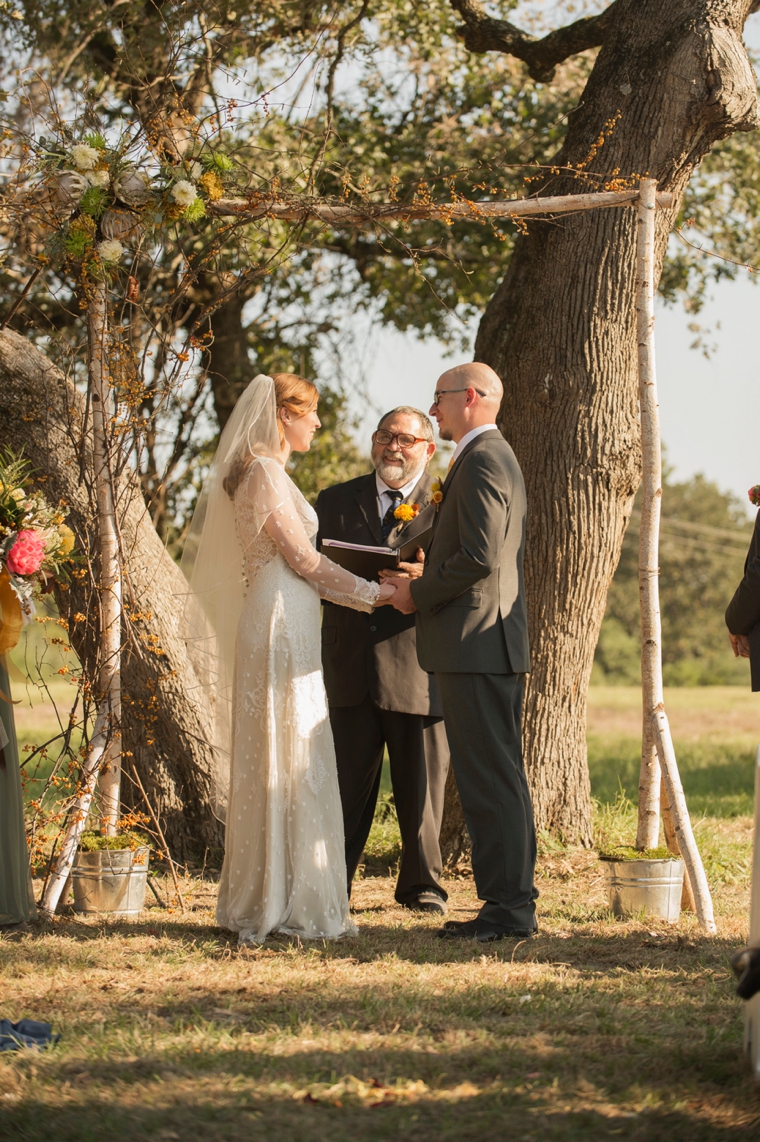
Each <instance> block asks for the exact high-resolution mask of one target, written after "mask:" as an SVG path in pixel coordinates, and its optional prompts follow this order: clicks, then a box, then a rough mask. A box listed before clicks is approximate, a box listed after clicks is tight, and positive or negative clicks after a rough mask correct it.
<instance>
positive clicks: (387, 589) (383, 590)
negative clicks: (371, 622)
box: [375, 583, 396, 607]
mask: <svg viewBox="0 0 760 1142" xmlns="http://www.w3.org/2000/svg"><path fill="white" fill-rule="evenodd" d="M395 594H396V586H395V584H393V585H391V584H390V583H381V584H380V595H379V597H378V600H377V602H376V603H375V606H376V607H382V606H384V605H385V604H386V603H390V601H391V599H392V598H393V596H394V595H395Z"/></svg>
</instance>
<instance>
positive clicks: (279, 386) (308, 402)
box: [271, 373, 319, 447]
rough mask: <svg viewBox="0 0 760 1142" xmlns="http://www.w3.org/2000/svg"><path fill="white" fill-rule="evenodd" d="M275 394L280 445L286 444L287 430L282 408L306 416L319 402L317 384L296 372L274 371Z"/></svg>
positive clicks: (296, 415)
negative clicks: (282, 417) (283, 424)
mask: <svg viewBox="0 0 760 1142" xmlns="http://www.w3.org/2000/svg"><path fill="white" fill-rule="evenodd" d="M271 376H272V380H273V381H274V396H275V400H276V401H277V428H278V429H279V432H280V446H281V447H284V446H285V431H284V429H283V427H282V420H281V419H280V409H281V408H286V409H287V410H288V412H292V414H293V416H295V417H298V416H305V415H306V413H307V412H313V411H314V409H315V408H316V407H317V403H318V402H319V391H318V389H317V386H316V385H313V384H312V383H311V381H307V380H306V378H305V377H299V376H298V375H297V374H296V373H272V374H271Z"/></svg>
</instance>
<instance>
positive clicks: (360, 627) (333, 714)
mask: <svg viewBox="0 0 760 1142" xmlns="http://www.w3.org/2000/svg"><path fill="white" fill-rule="evenodd" d="M434 452H435V443H434V442H433V428H432V425H431V423H430V421H429V420H428V418H427V417H426V416H425V414H424V413H422V412H420V411H419V409H416V408H411V407H409V406H406V405H402V406H400V407H399V408H395V409H393V410H392V411H391V412H388V413H386V414H385V416H383V417H382V419H381V420H380V422H379V424H378V426H377V429H376V431H375V432H374V433H373V434H372V463H373V465H374V471H373V472H370V473H369V474H368V475H366V476H359V477H357V478H356V479H354V480H348V481H346V482H345V483H342V484H336V485H334V486H333V487H332V488H326V489H325V490H324V491H322V492H320V494H319V497H318V498H317V503H316V510H317V515H318V516H319V537H318V543H319V542H321V540H322V539H335V540H342V541H344V542H349V543H360V544H367V545H372V546H388V547H393V548H396V547H402V546H403V547H408V544H409V541H410V540H412V539H414V538H415V537H416V536H420V537H421V538H422V537H423V536H424V534H425V533H426V532H428V531H429V528H430V527H431V524H432V521H433V516H434V514H435V504H434V503H433V502H432V499H431V496H432V485H433V481H432V479H431V477H430V476H429V475H428V472H427V466H428V464H429V462H430V460H431V458H432V456H433V454H434ZM423 559H424V552H423V551H422V549H418V551H417V558H416V559H415V561H414V562H411V563H401V564H400V565H399V569H400V572H401V573H402V574H404V575H407V576H409V577H410V578H416V577H418V576H419V575H421V574H422V566H423V563H422V560H423ZM324 608H325V609H324V616H323V622H322V664H323V667H324V674H325V687H326V689H327V699H328V703H329V707H330V722H331V725H332V731H333V737H334V739H335V753H336V758H337V764H338V782H339V785H340V795H341V801H342V804H343V821H344V826H345V834H346V865H347V870H348V883H349V891H350V887H351V881H352V880H353V877H354V874H355V872H356V869H357V868H358V866H359V862H360V860H361V857H362V853H363V852H364V846H365V844H366V841H367V837H368V836H369V831H370V828H371V826H372V819H373V817H374V814H375V806H376V804H377V797H378V792H379V789H380V779H381V775H382V766H383V755H384V752H385V749H386V747H387V749H388V757H389V760H390V771H391V783H392V786H393V800H394V804H395V807H396V813H397V815H398V822H399V828H400V831H401V844H402V855H401V866H400V869H399V875H398V882H397V884H396V900H398V902H399V903H400V904H402V905H403V906H404V907H406V908H410V909H412V910H414V911H422V912H437V913H440V914H443V913H445V912H446V911H447V908H446V895H447V894H446V892H445V890H444V889H443V888H442V887H441V885H440V875H441V850H440V845H439V834H440V829H441V818H442V816H443V797H444V789H445V785H446V774H447V772H448V768H449V749H448V743H447V740H446V731H445V729H444V725H443V715H442V711H441V706H440V700H439V698H438V693H437V691H436V688H435V681H434V679H433V677H432V676H431V675H429V674H426V673H425V671H423V670H421V669H420V666H419V664H418V662H417V646H416V635H415V622H414V615H402V614H400V613H399V612H398V611H396V610H394V608H393V607H379V608H378V609H377V610H376V611H374V612H373V613H372V614H365V613H364V612H361V611H353V610H349V609H348V608H347V607H339V606H335V605H333V604H331V603H325V604H324Z"/></svg>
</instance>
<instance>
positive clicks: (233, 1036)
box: [0, 821, 760, 1142]
mask: <svg viewBox="0 0 760 1142" xmlns="http://www.w3.org/2000/svg"><path fill="white" fill-rule="evenodd" d="M704 827H705V828H706V829H712V828H715V827H717V828H718V829H719V830H726V829H730V828H731V827H738V828H739V829H740V833H739V834H737V836H736V837H734V838H733V843H734V844H736V845H739V846H741V845H742V844H745V845H746V838H747V836H748V826H747V822H746V821H742V822H741V824H740V823H739V822H731V823H730V824H729V823H728V822H723V821H722V822H720V823H716V825H715V826H713V825H705V826H704ZM721 836H722V834H721V833H720V832H719V833H717V834H716V838H715V840H716V843H720V842H721ZM723 839H725V838H723ZM539 873H540V879H539V885H540V888H541V893H542V895H541V901H540V904H541V923H542V933H541V935H540V937H539V938H538V939H536V940H533V941H527V942H519V943H518V942H517V941H505V942H502V943H499V944H493V945H486V946H479V945H477V944H472V943H467V944H465V945H464V946H461V945H457V944H451V943H448V942H443V941H440V940H437V939H435V936H434V932H435V928H436V922H435V921H434V920H431V919H428V918H426V917H418V916H414V915H411V914H409V913H407V912H405V911H404V910H402V909H400V908H399V907H398V906H397V905H396V904H395V902H394V900H393V883H392V881H391V880H390V879H388V878H385V877H377V878H368V879H366V880H363V881H360V882H359V883H358V884H357V886H356V891H355V903H356V906H357V908H358V912H357V921H358V923H359V926H360V935H359V937H358V938H357V939H353V940H346V941H344V942H338V943H333V944H324V945H322V944H319V945H305V944H304V945H300V946H299V945H298V944H297V943H294V942H293V941H289V940H281V941H272V942H270V943H268V944H267V945H266V946H265V947H263V948H262V949H260V950H245V951H242V952H241V951H238V950H237V948H236V947H235V945H234V942H233V941H231V940H230V939H229V937H228V936H227V935H226V934H225V933H222V932H220V931H219V930H218V929H216V928H215V927H214V921H213V910H212V909H213V903H214V894H215V887H214V886H213V885H211V884H209V883H202V882H200V881H194V882H192V883H191V882H188V883H187V885H186V889H187V894H188V897H189V900H190V905H191V908H192V911H191V912H189V913H186V914H185V915H181V914H179V913H177V912H174V913H169V912H168V911H166V910H163V909H159V908H157V907H156V908H152V909H150V910H149V911H147V912H146V913H144V916H143V918H142V919H141V921H140V922H139V923H135V924H105V923H94V922H81V921H79V920H76V919H62V920H60V921H57V922H56V923H55V924H54V925H53V926H52V927H42V926H40V927H39V928H37V929H35V930H33V931H32V932H31V933H29V934H26V935H23V936H20V937H16V938H13V939H8V938H6V939H4V940H3V941H2V942H0V961H1V963H2V974H3V979H4V981H5V983H4V988H3V990H4V1004H3V1014H5V1015H8V1016H10V1017H11V1018H14V1019H16V1018H21V1017H22V1016H23V1015H29V1016H32V1017H37V1018H44V1019H50V1020H51V1021H52V1022H53V1023H54V1025H55V1029H56V1030H58V1031H60V1032H62V1034H63V1041H62V1043H61V1044H60V1045H59V1046H58V1047H57V1048H55V1049H54V1050H52V1051H49V1052H47V1053H44V1054H32V1053H27V1052H25V1053H23V1054H21V1053H19V1054H15V1055H5V1056H2V1057H0V1089H2V1092H3V1094H2V1102H1V1103H0V1105H1V1106H2V1111H1V1112H0V1113H1V1114H2V1122H3V1134H4V1136H5V1137H8V1138H11V1139H23V1140H24V1142H37V1140H38V1139H39V1140H43V1139H44V1140H45V1142H47V1140H48V1139H49V1138H50V1137H55V1138H56V1139H57V1140H61V1142H68V1140H71V1142H74V1140H76V1142H90V1140H95V1139H97V1140H98V1142H100V1140H102V1139H103V1138H109V1139H112V1140H113V1142H117V1140H121V1139H129V1140H130V1142H142V1140H143V1139H164V1138H165V1139H171V1138H181V1139H185V1138H187V1137H190V1138H204V1139H209V1140H213V1142H216V1140H236V1139H244V1138H245V1139H253V1140H258V1139H265V1138H266V1139H269V1138H271V1137H275V1138H277V1137H280V1138H283V1139H290V1138H296V1137H297V1138H299V1139H305V1140H315V1142H316V1140H322V1139H325V1140H327V1139H329V1140H330V1142H333V1140H344V1139H345V1140H351V1142H354V1140H356V1139H362V1140H365V1139H367V1140H374V1139H377V1140H381V1139H383V1140H385V1139H395V1138H397V1137H405V1138H410V1139H415V1140H430V1142H433V1140H436V1142H437V1140H439V1139H445V1140H447V1139H455V1138H456V1139H460V1138H461V1139H473V1140H474V1139H497V1138H502V1137H504V1136H506V1135H508V1136H509V1137H511V1138H515V1139H522V1138H526V1139H527V1138H535V1139H541V1140H543V1139H575V1138H579V1139H580V1138H584V1139H588V1138H593V1139H596V1138H599V1139H602V1138H607V1137H610V1138H612V1137H616V1138H626V1139H647V1140H651V1139H659V1138H663V1139H665V1138H666V1137H667V1138H668V1139H673V1140H680V1139H683V1140H684V1142H686V1140H688V1142H693V1140H700V1139H705V1140H707V1139H710V1140H713V1139H729V1138H730V1139H733V1138H736V1139H739V1138H745V1137H747V1131H748V1130H751V1129H752V1127H753V1126H757V1124H758V1123H760V1098H759V1097H758V1092H757V1091H756V1089H754V1087H753V1086H752V1085H751V1084H750V1083H749V1081H748V1079H747V1075H746V1070H745V1067H744V1064H743V1061H742V1059H741V1056H740V1038H741V1008H740V1004H739V1001H738V1000H736V999H735V997H734V995H733V986H732V982H731V979H730V973H729V969H728V964H727V960H726V954H727V952H728V951H729V950H730V949H732V948H734V947H735V946H736V945H737V944H738V943H740V942H741V940H742V939H743V937H744V934H745V929H746V907H747V883H746V877H744V878H743V879H742V881H741V883H724V884H723V885H721V886H719V893H718V903H719V913H720V921H719V923H720V935H719V937H718V938H717V939H712V940H708V939H705V938H703V937H702V936H701V935H700V933H699V931H698V929H697V927H696V924H695V921H694V918H693V917H683V918H682V920H681V922H680V923H679V925H678V926H677V927H675V928H673V927H670V926H669V925H666V924H659V923H651V922H648V923H639V922H636V921H630V922H626V923H620V922H616V921H614V920H613V919H612V918H611V917H610V915H609V913H608V912H607V910H606V904H605V898H604V890H603V884H602V880H601V876H600V869H599V865H598V862H597V861H596V859H595V858H594V856H593V854H590V853H587V852H583V851H558V852H553V853H547V854H545V855H544V856H543V857H542V858H541V861H540V867H539ZM162 887H163V891H164V892H165V893H167V894H170V887H169V886H168V885H164V886H162ZM448 887H449V888H450V890H451V904H452V915H453V916H455V917H456V916H466V915H469V914H471V911H472V909H473V908H474V907H475V906H476V901H475V897H474V893H473V886H472V884H471V882H470V881H469V880H459V881H457V880H454V881H451V882H450V883H449V885H448Z"/></svg>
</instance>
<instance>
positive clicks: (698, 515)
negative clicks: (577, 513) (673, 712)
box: [591, 475, 752, 686]
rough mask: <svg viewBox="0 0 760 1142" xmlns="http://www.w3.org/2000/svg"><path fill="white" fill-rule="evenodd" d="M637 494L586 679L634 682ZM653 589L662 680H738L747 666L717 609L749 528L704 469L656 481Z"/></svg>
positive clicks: (738, 567) (730, 586) (739, 568)
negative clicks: (659, 491)
mask: <svg viewBox="0 0 760 1142" xmlns="http://www.w3.org/2000/svg"><path fill="white" fill-rule="evenodd" d="M639 504H640V496H637V497H636V501H635V505H634V510H633V515H632V518H631V523H630V526H629V528H628V530H627V532H626V535H625V540H624V541H623V550H622V553H621V556H620V563H619V564H618V568H617V571H616V573H615V577H614V579H613V581H612V586H611V587H610V591H609V595H608V596H607V610H606V612H605V616H604V621H603V622H602V629H601V633H600V635H599V642H598V645H597V648H596V656H595V658H594V669H593V674H592V676H591V680H592V682H595V683H597V684H599V683H602V684H607V685H634V684H638V683H639V682H640V680H641V672H640V666H639V657H640V634H639V586H638V541H639V528H638V522H639ZM662 514H663V519H662V532H661V538H660V592H661V611H662V645H663V671H664V678H665V685H666V686H716V685H732V684H737V685H742V684H745V683H747V682H748V676H749V670H748V667H747V663H746V662H745V661H744V660H737V659H735V658H734V657H733V654H732V652H731V648H730V647H729V644H728V636H727V634H726V624H725V622H724V620H723V612H724V611H725V609H726V605H727V603H728V601H729V599H730V598H731V596H732V594H733V592H734V590H735V588H736V584H737V583H738V581H739V579H740V578H741V575H742V572H743V567H744V558H745V555H746V552H747V546H748V544H749V538H750V536H751V534H752V524H751V522H750V521H748V519H747V513H746V511H745V510H744V506H743V504H742V503H741V501H740V500H739V499H737V497H736V496H734V495H732V494H731V493H730V492H722V491H721V490H720V488H719V487H718V486H717V484H714V483H712V482H711V481H710V480H707V479H706V478H705V477H704V476H703V475H697V476H694V478H693V479H691V480H687V481H684V482H677V481H674V480H673V479H672V478H671V477H669V476H666V478H665V480H664V481H663V499H662Z"/></svg>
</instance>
